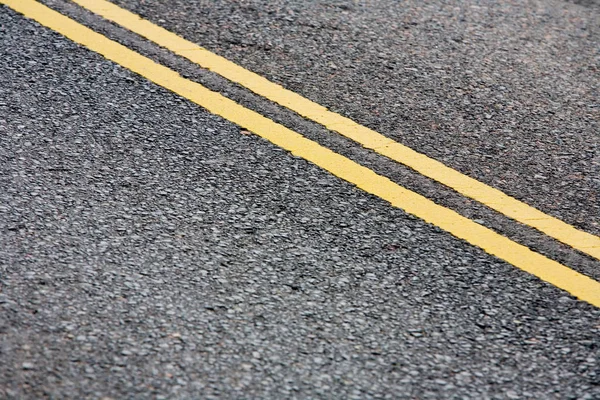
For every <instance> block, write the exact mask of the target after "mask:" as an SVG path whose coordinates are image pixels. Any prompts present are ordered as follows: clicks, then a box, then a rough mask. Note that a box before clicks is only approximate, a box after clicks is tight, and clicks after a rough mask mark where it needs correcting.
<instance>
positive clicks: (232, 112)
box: [0, 0, 600, 307]
mask: <svg viewBox="0 0 600 400" xmlns="http://www.w3.org/2000/svg"><path fill="white" fill-rule="evenodd" d="M73 1H74V2H75V3H77V4H79V5H80V6H82V7H84V8H86V9H88V10H90V11H92V12H94V13H96V14H98V15H100V16H102V17H104V18H106V19H108V20H111V21H113V22H115V23H117V24H119V25H121V26H123V27H125V28H127V29H129V30H130V31H132V32H135V33H137V34H139V35H141V36H143V37H145V38H147V39H149V40H151V41H153V42H155V43H157V44H158V45H160V46H163V47H165V48H167V49H169V50H171V51H172V52H174V53H175V54H178V55H180V56H183V57H186V58H187V59H189V60H190V61H193V62H195V63H197V64H198V65H200V66H202V67H204V68H206V69H209V70H211V71H213V72H215V73H218V74H219V75H222V76H223V77H225V78H227V79H229V80H231V81H233V82H236V83H238V84H240V85H242V86H245V87H246V88H248V89H250V90H251V91H253V92H255V93H257V94H259V95H261V96H263V97H265V98H267V99H269V100H271V101H273V102H276V103H278V104H280V105H282V106H285V107H287V108H289V109H290V110H293V111H295V112H297V113H298V114H300V115H302V116H304V117H306V118H308V119H311V120H313V121H315V122H318V123H320V124H322V125H324V126H325V127H327V128H328V129H330V130H332V131H336V132H338V133H340V134H342V135H344V136H346V137H348V138H350V139H352V140H354V141H356V142H358V143H360V144H361V145H362V146H364V147H366V148H369V149H372V150H374V151H376V152H377V153H379V154H382V155H384V156H386V157H389V158H390V159H393V160H395V161H398V162H400V163H402V164H405V165H407V166H409V167H411V168H412V169H414V170H416V171H418V172H420V173H421V174H423V175H425V176H427V177H429V178H431V179H434V180H436V181H438V182H440V183H442V184H444V185H446V186H448V187H450V188H452V189H454V190H456V191H457V192H459V193H461V194H463V195H465V196H468V197H470V198H473V199H475V200H477V201H479V202H481V203H483V204H485V205H487V206H489V207H490V208H493V209H495V210H496V211H499V212H501V213H503V214H505V215H507V216H509V217H511V218H513V219H515V220H517V221H519V222H522V223H524V224H527V225H529V226H532V227H534V228H536V229H538V230H540V231H541V232H544V233H545V234H547V235H549V236H551V237H553V238H555V239H557V240H559V241H561V242H563V243H566V244H568V245H570V246H572V247H573V248H575V249H577V250H580V251H582V252H584V253H587V254H589V255H591V256H592V257H595V258H597V259H600V238H599V237H597V236H594V235H591V234H589V233H586V232H582V231H580V230H577V229H576V228H574V227H573V226H571V225H568V224H566V223H565V222H563V221H560V220H558V219H556V218H554V217H551V216H548V215H546V214H544V213H542V212H541V211H539V210H536V209H535V208H533V207H530V206H529V205H527V204H525V203H523V202H520V201H519V200H517V199H514V198H512V197H510V196H508V195H506V194H504V193H502V192H501V191H499V190H497V189H494V188H492V187H489V186H487V185H485V184H484V183H481V182H479V181H477V180H474V179H472V178H470V177H467V176H466V175H463V174H461V173H459V172H458V171H455V170H453V169H451V168H449V167H447V166H445V165H443V164H442V163H440V162H438V161H436V160H433V159H431V158H429V157H427V156H425V155H423V154H420V153H418V152H415V151H414V150H412V149H410V148H408V147H406V146H403V145H401V144H400V143H397V142H394V141H393V140H391V139H389V138H387V137H385V136H383V135H381V134H379V133H377V132H375V131H373V130H371V129H369V128H366V127H364V126H362V125H360V124H358V123H356V122H354V121H352V120H350V119H348V118H345V117H343V116H341V115H339V114H336V113H333V112H331V111H329V110H327V109H326V108H324V107H323V106H321V105H318V104H316V103H314V102H312V101H310V100H308V99H306V98H304V97H302V96H300V95H298V94H296V93H294V92H291V91H289V90H286V89H284V88H283V87H281V86H279V85H277V84H275V83H273V82H270V81H268V80H267V79H265V78H263V77H261V76H259V75H257V74H254V73H253V72H250V71H248V70H246V69H244V68H242V67H240V66H238V65H236V64H234V63H232V62H230V61H228V60H226V59H224V58H222V57H220V56H218V55H216V54H214V53H211V52H209V51H208V50H206V49H204V48H202V47H200V46H198V45H196V44H194V43H192V42H189V41H187V40H185V39H183V38H181V37H179V36H177V35H175V34H174V33H171V32H169V31H167V30H165V29H163V28H161V27H159V26H156V25H154V24H152V23H150V22H149V21H146V20H143V19H141V18H140V17H139V16H137V15H135V14H133V13H130V12H129V11H126V10H124V9H122V8H119V7H117V6H116V5H114V4H112V3H110V2H107V1H105V0H73ZM0 3H3V4H6V5H8V6H9V7H11V8H12V9H14V10H15V11H17V12H20V13H21V14H23V15H25V16H27V17H29V18H31V19H34V20H36V21H37V22H38V23H40V24H41V25H44V26H46V27H48V28H51V29H53V30H55V31H56V32H59V33H61V34H62V35H64V36H66V37H68V38H69V39H71V40H73V41H74V42H77V43H79V44H81V45H83V46H85V47H87V48H88V49H90V50H93V51H95V52H97V53H100V54H102V55H103V56H104V57H106V58H107V59H109V60H111V61H114V62H115V63H117V64H120V65H122V66H123V67H125V68H128V69H130V70H131V71H133V72H135V73H138V74H139V75H141V76H143V77H145V78H147V79H149V80H150V81H152V82H154V83H156V84H158V85H160V86H163V87H165V88H167V89H169V90H171V91H173V92H175V93H177V94H179V95H180V96H182V97H185V98H187V99H188V100H190V101H193V102H194V103H196V104H198V105H200V106H201V107H204V108H205V109H207V110H208V111H210V112H211V113H214V114H217V115H220V116H221V117H223V118H225V119H227V120H229V121H231V122H233V123H235V124H237V125H240V126H242V127H244V128H246V129H248V130H249V131H251V132H253V133H255V134H257V135H258V136H261V137H263V138H265V139H267V140H269V141H271V142H272V143H274V144H275V145H277V146H280V147H282V148H284V149H286V150H288V151H290V152H292V153H293V154H295V155H297V156H299V157H302V158H304V159H306V160H308V161H310V162H312V163H313V164H315V165H317V166H319V167H321V168H323V169H325V170H327V171H329V172H330V173H332V174H334V175H336V176H338V177H340V178H341V179H344V180H346V181H348V182H350V183H353V184H355V185H356V186H357V187H359V188H360V189H362V190H364V191H366V192H368V193H371V194H374V195H376V196H378V197H380V198H382V199H384V200H387V201H389V202H390V203H391V204H392V205H393V206H395V207H399V208H402V209H403V210H405V211H406V212H408V213H411V214H413V215H415V216H417V217H419V218H421V219H423V220H425V221H427V222H429V223H431V224H433V225H436V226H438V227H440V228H442V229H444V230H446V231H448V232H449V233H451V234H453V235H454V236H456V237H458V238H461V239H463V240H465V241H467V242H468V243H470V244H472V245H475V246H477V247H480V248H482V249H483V250H485V251H486V252H488V253H489V254H492V255H494V256H496V257H498V258H501V259H503V260H505V261H507V262H509V263H511V264H513V265H514V266H516V267H518V268H520V269H522V270H524V271H527V272H529V273H531V274H533V275H535V276H537V277H539V278H540V279H542V280H544V281H546V282H549V283H551V284H553V285H555V286H557V287H559V288H561V289H564V290H566V291H568V292H569V293H571V294H573V295H574V296H576V297H578V298H580V299H581V300H585V301H587V302H589V303H591V304H593V305H595V306H597V307H600V283H599V282H597V281H595V280H593V279H591V278H589V277H587V276H585V275H583V274H580V273H578V272H576V271H574V270H572V269H570V268H568V267H566V266H564V265H562V264H560V263H557V262H556V261H553V260H550V259H548V258H547V257H544V256H543V255H541V254H538V253H535V252H533V251H531V250H529V249H528V248H527V247H525V246H523V245H520V244H518V243H516V242H514V241H512V240H510V239H508V238H506V237H504V236H502V235H499V234H497V233H495V232H494V231H492V230H490V229H488V228H486V227H484V226H482V225H479V224H477V223H475V222H474V221H471V220H470V219H468V218H465V217H463V216H461V215H459V214H458V213H456V212H455V211H452V210H450V209H448V208H445V207H442V206H440V205H437V204H435V203H434V202H432V201H431V200H429V199H427V198H425V197H423V196H421V195H419V194H417V193H415V192H412V191H410V190H408V189H406V188H404V187H402V186H400V185H398V184H396V183H394V182H392V181H390V180H389V179H388V178H386V177H383V176H381V175H378V174H376V173H375V172H373V171H371V170H370V169H368V168H366V167H363V166H361V165H359V164H357V163H356V162H354V161H352V160H350V159H348V158H346V157H344V156H342V155H340V154H337V153H335V152H333V151H331V150H329V149H327V148H325V147H323V146H321V145H319V144H318V143H316V142H314V141H311V140H309V139H307V138H305V137H303V136H302V135H300V134H298V133H296V132H294V131H292V130H290V129H288V128H286V127H284V126H282V125H280V124H277V123H275V122H273V121H272V120H270V119H268V118H265V117H264V116H262V115H260V114H258V113H256V112H254V111H252V110H249V109H247V108H244V107H242V106H241V105H239V104H237V103H235V102H233V101H232V100H230V99H228V98H226V97H224V96H222V95H220V94H218V93H216V92H213V91H210V90H208V89H207V88H205V87H204V86H202V85H200V84H198V83H196V82H193V81H190V80H188V79H185V78H183V77H181V76H180V75H179V74H178V73H177V72H175V71H173V70H171V69H169V68H167V67H164V66H162V65H160V64H157V63H156V62H154V61H152V60H151V59H149V58H147V57H144V56H142V55H141V54H139V53H136V52H134V51H132V50H130V49H129V48H127V47H125V46H122V45H120V44H118V43H116V42H114V41H112V40H110V39H108V38H106V37H105V36H103V35H101V34H99V33H96V32H94V31H92V30H91V29H89V28H87V27H85V26H84V25H81V24H79V23H77V22H76V21H74V20H72V19H70V18H68V17H65V16H64V15H62V14H60V13H58V12H56V11H54V10H52V9H50V8H48V7H46V6H44V5H42V4H40V3H38V2H37V1H35V0H0Z"/></svg>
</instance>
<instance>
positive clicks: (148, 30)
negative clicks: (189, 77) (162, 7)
mask: <svg viewBox="0 0 600 400" xmlns="http://www.w3.org/2000/svg"><path fill="white" fill-rule="evenodd" d="M73 1H74V2H75V3H77V4H79V5H80V6H82V7H84V8H86V9H88V10H89V11H92V12H93V13H95V14H97V15H100V16H102V17H103V18H105V19H107V20H110V21H113V22H115V23H117V24H119V25H121V26H123V27H125V28H126V29H128V30H130V31H132V32H134V33H136V34H138V35H140V36H142V37H145V38H146V39H148V40H151V41H153V42H154V43H156V44H158V45H160V46H162V47H164V48H166V49H168V50H170V51H172V52H174V53H175V54H178V55H180V56H182V57H185V58H187V59H188V60H190V61H192V62H194V63H196V64H198V65H200V66H201V67H203V68H206V69H208V70H211V71H213V72H215V73H217V74H219V75H221V76H223V77H224V78H226V79H228V80H230V81H232V82H235V83H238V84H240V85H242V86H244V87H246V88H247V89H249V90H251V91H253V92H254V93H256V94H258V95H260V96H263V97H265V98H267V99H269V100H271V101H273V102H275V103H277V104H279V105H281V106H284V107H287V108H288V109H290V110H292V111H294V112H296V113H298V114H299V115H301V116H303V117H305V118H307V119H310V120H312V121H315V122H317V123H319V124H321V125H323V126H325V127H326V128H327V129H330V130H332V131H335V132H338V133H339V134H341V135H343V136H345V137H347V138H349V139H352V140H354V141H356V142H357V143H359V144H361V145H362V146H364V147H365V148H368V149H371V150H374V151H375V152H377V153H379V154H381V155H384V156H386V157H388V158H390V159H392V160H394V161H396V162H399V163H401V164H404V165H406V166H408V167H410V168H412V169H414V170H415V171H417V172H419V173H421V174H422V175H424V176H427V177H428V178H431V179H433V180H435V181H437V182H439V183H442V184H443V185H445V186H448V187H449V188H452V189H453V190H455V191H457V192H458V193H460V194H462V195H464V196H467V197H469V198H471V199H474V200H476V201H478V202H480V203H482V204H485V205H486V206H488V207H490V208H492V209H494V210H496V211H498V212H500V213H502V214H504V215H506V216H508V217H510V218H512V219H514V220H516V221H519V222H521V223H523V224H526V225H529V226H531V227H533V228H535V229H537V230H539V231H541V232H543V233H545V234H546V235H548V236H551V237H553V238H554V239H556V240H559V241H561V242H563V243H565V244H567V245H569V246H571V247H573V248H575V249H577V250H579V251H581V252H583V253H586V254H588V255H590V256H592V257H595V258H597V259H599V260H600V237H598V236H595V235H592V234H590V233H587V232H584V231H581V230H578V229H576V228H575V227H573V226H571V225H569V224H567V223H565V222H563V221H561V220H559V219H558V218H555V217H552V216H550V215H547V214H544V213H543V212H541V211H539V210H537V209H535V208H534V207H531V206H529V205H527V204H525V203H523V202H522V201H519V200H517V199H515V198H513V197H511V196H509V195H507V194H505V193H503V192H502V191H500V190H498V189H494V188H492V187H490V186H488V185H486V184H485V183H482V182H479V181H478V180H475V179H473V178H470V177H468V176H466V175H464V174H462V173H460V172H458V171H456V170H454V169H452V168H450V167H447V166H446V165H444V164H442V163H441V162H439V161H436V160H434V159H432V158H429V157H427V156H426V155H424V154H421V153H418V152H416V151H414V150H412V149H411V148H409V147H406V146H404V145H402V144H400V143H398V142H395V141H394V140H392V139H390V138H387V137H385V136H383V135H381V134H380V133H378V132H375V131H373V130H371V129H369V128H367V127H365V126H362V125H360V124H358V123H356V122H354V121H352V120H351V119H349V118H346V117H343V116H341V115H339V114H337V113H334V112H332V111H329V110H327V109H326V108H325V107H323V106H321V105H319V104H317V103H314V102H312V101H310V100H308V99H306V98H304V97H302V96H300V95H299V94H297V93H294V92H292V91H290V90H287V89H285V88H283V87H282V86H280V85H278V84H276V83H273V82H271V81H269V80H267V79H265V78H263V77H262V76H260V75H257V74H255V73H253V72H251V71H248V70H247V69H244V68H242V67H240V66H239V65H237V64H235V63H233V62H231V61H229V60H227V59H225V58H223V57H221V56H218V55H216V54H214V53H212V52H210V51H208V50H206V49H204V48H202V47H200V46H198V45H197V44H194V43H192V42H190V41H188V40H186V39H183V38H182V37H180V36H177V35H176V34H174V33H172V32H169V31H167V30H166V29H164V28H161V27H160V26H157V25H154V24H153V23H151V22H150V21H147V20H144V19H142V18H141V17H140V16H138V15H136V14H133V13H131V12H129V11H127V10H124V9H122V8H120V7H118V6H116V5H114V4H112V3H110V2H108V1H106V0H73Z"/></svg>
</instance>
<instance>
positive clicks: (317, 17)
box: [116, 0, 600, 234]
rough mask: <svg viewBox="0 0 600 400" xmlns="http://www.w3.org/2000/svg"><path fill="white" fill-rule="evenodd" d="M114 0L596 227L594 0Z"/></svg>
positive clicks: (599, 194)
mask: <svg viewBox="0 0 600 400" xmlns="http://www.w3.org/2000/svg"><path fill="white" fill-rule="evenodd" d="M116 3H118V4H120V5H123V6H125V7H126V8H128V9H130V10H132V11H134V12H136V13H138V14H140V15H142V16H143V17H145V18H148V19H150V20H152V21H153V22H155V23H158V24H160V25H161V26H164V27H165V28H167V29H169V30H172V31H174V32H177V33H179V34H181V35H182V36H184V37H186V38H187V39H190V40H192V41H193V42H196V43H199V44H200V45H202V46H205V47H207V48H209V49H211V50H213V51H215V52H217V53H218V54H220V55H223V56H225V57H227V58H228V59H230V60H232V61H235V62H237V63H239V64H241V65H243V66H245V67H247V68H249V69H251V70H253V71H255V72H257V73H259V74H261V75H263V76H266V77H267V78H269V79H271V80H273V81H276V82H278V83H281V84H282V85H284V86H285V87H287V88H289V89H291V90H294V91H297V92H299V93H301V94H303V95H305V96H306V97H308V98H310V99H311V100H314V101H316V102H318V103H320V104H323V105H325V106H327V107H329V108H330V109H332V110H334V111H338V112H341V113H342V114H344V115H346V116H349V117H351V118H353V119H354V120H356V121H358V122H360V123H362V124H364V125H367V126H369V127H371V128H373V129H375V130H377V131H378V132H380V133H382V134H385V135H388V136H390V137H392V138H394V139H396V140H398V141H400V142H401V143H404V144H406V145H408V146H410V147H412V148H414V149H416V150H419V151H421V152H423V153H425V154H427V155H429V156H432V157H434V158H435V159H437V160H440V161H442V162H444V163H446V164H447V165H449V166H451V167H453V168H455V169H458V170H459V171H461V172H463V173H466V174H468V175H470V176H472V177H474V178H476V179H479V180H481V181H483V182H486V183H488V184H491V185H492V186H494V187H497V188H499V189H501V190H503V191H505V192H507V193H509V194H510V195H512V196H514V197H517V198H519V199H521V200H523V201H525V202H526V203H528V204H531V205H534V206H536V207H538V208H540V209H542V210H543V211H544V212H546V213H549V214H551V215H554V216H556V217H558V218H561V219H563V220H566V221H567V222H569V223H571V224H574V225H576V226H578V227H580V228H582V229H584V230H587V231H589V232H593V233H595V234H600V79H599V78H598V77H599V76H600V2H599V1H590V0H585V1H577V2H564V1H560V0H532V1H528V2H523V1H515V0H507V1H475V0H470V1H465V0H450V1H439V0H435V1H426V2H424V1H421V0H409V1H397V0H377V1H375V0H357V1H332V0H327V1H289V0H277V1H271V0H268V1H267V0H253V1H204V0H172V1H169V2H161V1H138V0H117V1H116ZM576 3H579V4H576Z"/></svg>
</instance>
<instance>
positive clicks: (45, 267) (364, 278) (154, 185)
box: [0, 8, 600, 399]
mask: <svg viewBox="0 0 600 400" xmlns="http://www.w3.org/2000/svg"><path fill="white" fill-rule="evenodd" d="M0 10H1V11H0V34H1V35H2V37H3V41H2V43H1V44H0V46H2V54H3V56H2V57H0V180H1V181H0V187H2V189H1V190H0V196H1V198H0V231H1V232H2V235H0V308H1V311H0V397H6V398H52V397H54V398H86V397H89V398H102V397H111V398H123V397H128V398H161V397H162V398H190V397H203V398H239V397H260V398H282V397H284V398H288V397H290V398H331V397H338V398H382V397H383V398H385V397H388V398H394V397H405V398H409V397H416V398H440V397H441V398H478V399H479V398H569V397H571V398H582V399H585V398H588V399H593V398H596V397H598V396H600V381H599V379H600V376H599V374H600V372H599V367H598V362H599V361H598V360H599V358H600V357H599V352H600V349H599V346H598V343H599V334H600V312H599V311H598V309H596V308H594V307H592V306H590V305H587V304H585V303H582V302H578V301H576V300H574V299H572V298H570V297H569V296H567V295H566V294H565V293H564V292H562V291H560V290H558V289H556V288H554V287H552V286H551V285H548V284H545V283H543V282H541V281H539V280H537V279H535V278H533V277H531V276H528V275H527V274H524V273H522V272H520V271H518V270H517V269H516V268H514V267H513V266H511V265H508V264H506V263H503V262H500V261H498V260H496V259H494V258H493V257H490V256H489V255H487V254H485V253H484V252H483V251H480V250H478V249H475V248H473V247H471V246H469V245H466V244H465V243H464V242H462V241H459V240H457V239H454V238H452V237H451V236H449V235H448V234H446V233H444V232H441V231H440V230H438V229H435V228H433V227H431V226H429V225H427V224H424V223H423V222H421V221H420V220H418V219H415V218H412V217H410V216H408V215H406V214H405V213H403V212H402V211H400V210H397V209H393V208H391V207H390V206H389V205H388V204H387V203H385V202H383V201H381V200H379V199H377V198H374V197H373V196H370V195H367V194H365V193H363V192H361V191H359V190H357V189H356V188H354V187H353V186H351V185H349V184H347V183H344V182H342V181H339V180H338V179H336V178H334V177H332V176H330V175H328V174H327V173H325V172H324V171H322V170H320V169H318V168H316V167H314V166H312V165H310V164H309V163H307V162H305V161H303V160H301V159H298V158H294V157H292V156H291V155H289V154H288V153H286V152H284V151H282V150H279V149H277V148H276V147H274V146H272V145H271V144H269V143H267V142H265V141H264V140H261V139H259V138H256V137H254V136H248V135H243V134H241V133H240V131H239V129H238V128H237V127H235V126H233V125H232V124H229V123H227V122H226V121H223V120H221V119H220V118H217V117H215V116H212V115H210V114H208V113H206V112H205V111H204V110H202V109H200V108H199V107H197V106H195V105H194V104H191V103H189V102H187V101H185V100H183V99H181V98H179V97H177V96H175V95H173V94H171V93H169V92H167V91H166V90H164V89H161V88H159V87H156V86H155V85H153V84H150V83H148V82H147V81H145V80H144V79H142V78H140V77H138V76H136V75H134V74H132V73H130V72H128V71H126V70H124V69H122V68H121V67H118V66H115V65H114V64H112V63H110V62H108V61H106V60H104V59H103V58H102V57H100V56H98V55H96V54H93V53H91V52H89V51H87V50H84V49H81V48H80V47H79V46H77V45H75V44H73V43H71V42H70V41H68V40H67V39H64V38H62V37H61V36H60V35H57V34H54V33H52V32H50V31H48V30H47V29H45V28H41V27H39V26H37V25H36V24H34V23H32V22H30V21H27V20H25V19H24V18H22V17H21V16H18V15H16V14H15V13H13V12H12V11H10V10H8V9H6V8H1V9H0ZM17 49H18V50H17Z"/></svg>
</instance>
